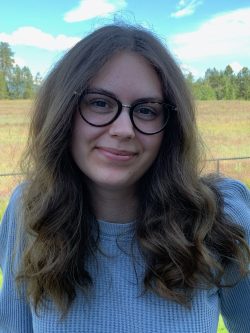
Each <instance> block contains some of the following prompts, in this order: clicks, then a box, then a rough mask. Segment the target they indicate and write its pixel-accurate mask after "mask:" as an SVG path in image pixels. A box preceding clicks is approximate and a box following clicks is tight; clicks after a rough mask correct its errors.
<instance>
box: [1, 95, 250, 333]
mask: <svg viewBox="0 0 250 333" xmlns="http://www.w3.org/2000/svg"><path fill="white" fill-rule="evenodd" d="M30 109H31V102H30V101H23V100H18V101H0V151H1V159H0V174H6V173H18V172H19V167H18V160H19V158H20V156H21V152H22V150H23V148H24V145H25V142H26V138H27V133H28V124H29V112H30ZM197 115H198V127H199V129H200V132H201V134H202V137H203V140H204V141H205V144H206V147H207V159H212V158H235V157H245V156H250V144H249V142H250V130H249V128H250V102H247V101H204V102H198V103H197ZM215 169H216V162H207V164H206V168H205V170H207V171H213V170H215ZM220 171H221V172H223V173H224V174H226V175H228V176H231V177H234V178H238V179H240V180H242V181H243V182H245V183H246V184H247V185H248V186H249V187H250V159H248V160H237V161H222V162H220ZM20 181H21V176H14V177H13V176H6V177H0V218H1V216H2V214H3V211H4V209H5V207H6V204H7V201H8V198H9V195H10V192H11V190H12V189H13V187H14V186H15V185H16V184H17V183H18V182H20ZM1 279H2V278H1V274H0V284H1ZM226 332H227V330H226V329H225V327H224V325H223V321H222V319H221V318H220V322H219V328H218V333H226Z"/></svg>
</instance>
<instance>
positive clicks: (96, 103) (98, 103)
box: [89, 100, 108, 108]
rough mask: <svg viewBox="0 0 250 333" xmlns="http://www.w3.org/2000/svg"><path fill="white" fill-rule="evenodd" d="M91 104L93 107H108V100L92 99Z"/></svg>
mask: <svg viewBox="0 0 250 333" xmlns="http://www.w3.org/2000/svg"><path fill="white" fill-rule="evenodd" d="M89 104H90V105H91V106H93V107H98V108H107V107H108V103H107V102H106V101H101V100H99V101H91V102H90V103H89Z"/></svg>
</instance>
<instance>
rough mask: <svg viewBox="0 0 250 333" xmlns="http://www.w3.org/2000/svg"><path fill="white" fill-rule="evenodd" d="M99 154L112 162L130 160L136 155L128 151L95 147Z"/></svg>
mask: <svg viewBox="0 0 250 333" xmlns="http://www.w3.org/2000/svg"><path fill="white" fill-rule="evenodd" d="M97 149H98V151H99V153H101V154H102V155H104V156H105V157H107V158H108V159H112V160H118V161H119V160H121V161H128V160H131V159H132V158H133V157H134V156H136V155H137V154H136V153H135V152H133V151H129V150H120V149H115V148H109V147H97Z"/></svg>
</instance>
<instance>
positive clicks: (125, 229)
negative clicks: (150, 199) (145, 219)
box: [97, 220, 136, 238]
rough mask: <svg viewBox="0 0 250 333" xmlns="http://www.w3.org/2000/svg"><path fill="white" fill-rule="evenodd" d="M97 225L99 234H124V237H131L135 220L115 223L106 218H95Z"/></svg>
mask: <svg viewBox="0 0 250 333" xmlns="http://www.w3.org/2000/svg"><path fill="white" fill-rule="evenodd" d="M97 222H98V225H99V233H100V236H101V237H102V236H106V237H107V236H108V237H110V238H116V237H117V236H122V235H124V236H125V235H126V238H131V237H132V236H133V234H134V230H135V223H136V222H135V221H130V222H127V223H116V222H110V221H106V220H97Z"/></svg>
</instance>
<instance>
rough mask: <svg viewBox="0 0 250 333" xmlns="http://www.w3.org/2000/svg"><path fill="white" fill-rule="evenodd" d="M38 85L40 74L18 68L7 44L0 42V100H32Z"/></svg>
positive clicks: (25, 68)
mask: <svg viewBox="0 0 250 333" xmlns="http://www.w3.org/2000/svg"><path fill="white" fill-rule="evenodd" d="M40 83H41V76H40V74H39V73H37V74H36V75H35V77H33V75H32V73H31V71H30V69H29V67H27V66H24V67H22V68H21V67H20V66H18V65H17V64H16V63H15V60H14V53H13V52H12V50H11V48H10V46H9V44H8V43H3V42H0V99H29V98H33V97H34V95H35V93H36V91H37V88H38V86H39V85H40Z"/></svg>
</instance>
